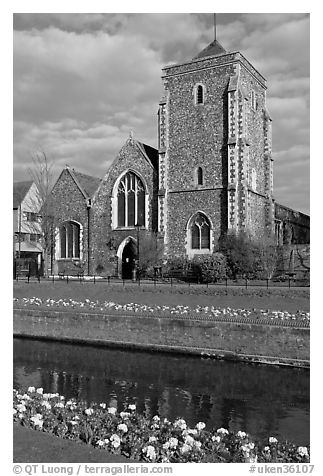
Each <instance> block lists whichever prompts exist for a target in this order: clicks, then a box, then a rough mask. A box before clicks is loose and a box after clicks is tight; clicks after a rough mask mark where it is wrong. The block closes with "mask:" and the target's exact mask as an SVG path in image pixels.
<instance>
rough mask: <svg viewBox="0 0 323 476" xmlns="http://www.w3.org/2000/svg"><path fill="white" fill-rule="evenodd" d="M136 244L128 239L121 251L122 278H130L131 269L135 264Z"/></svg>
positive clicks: (131, 274)
mask: <svg viewBox="0 0 323 476" xmlns="http://www.w3.org/2000/svg"><path fill="white" fill-rule="evenodd" d="M136 257H137V246H136V243H135V242H134V241H133V240H129V241H128V243H127V244H126V245H125V246H124V248H123V252H122V270H121V275H122V279H132V276H133V270H134V268H135V266H136Z"/></svg>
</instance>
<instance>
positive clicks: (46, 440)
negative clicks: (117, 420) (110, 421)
mask: <svg viewBox="0 0 323 476" xmlns="http://www.w3.org/2000/svg"><path fill="white" fill-rule="evenodd" d="M13 462H14V463H131V462H133V461H132V460H131V459H128V458H126V457H125V456H121V455H113V454H111V453H109V452H108V451H106V450H99V449H96V448H93V446H90V445H86V444H85V443H84V444H82V443H80V442H77V441H71V440H64V439H63V438H58V437H57V436H54V435H50V434H48V433H44V432H42V431H37V430H31V429H30V428H24V427H23V426H20V425H16V424H14V425H13Z"/></svg>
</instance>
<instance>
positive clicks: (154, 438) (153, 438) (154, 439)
mask: <svg viewBox="0 0 323 476" xmlns="http://www.w3.org/2000/svg"><path fill="white" fill-rule="evenodd" d="M148 441H149V443H153V442H154V441H157V438H156V436H151V437H150V438H149V440H148Z"/></svg>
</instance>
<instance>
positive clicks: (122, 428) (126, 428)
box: [117, 423, 128, 433]
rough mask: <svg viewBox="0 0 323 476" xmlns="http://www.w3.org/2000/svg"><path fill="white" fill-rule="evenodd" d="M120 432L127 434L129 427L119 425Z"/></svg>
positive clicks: (123, 424) (122, 424)
mask: <svg viewBox="0 0 323 476" xmlns="http://www.w3.org/2000/svg"><path fill="white" fill-rule="evenodd" d="M117 428H118V430H120V431H123V433H127V431H128V427H127V425H126V424H125V423H119V425H118V426H117Z"/></svg>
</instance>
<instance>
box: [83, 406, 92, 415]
mask: <svg viewBox="0 0 323 476" xmlns="http://www.w3.org/2000/svg"><path fill="white" fill-rule="evenodd" d="M84 413H85V415H93V413H94V410H93V408H86V409H85V410H84Z"/></svg>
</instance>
